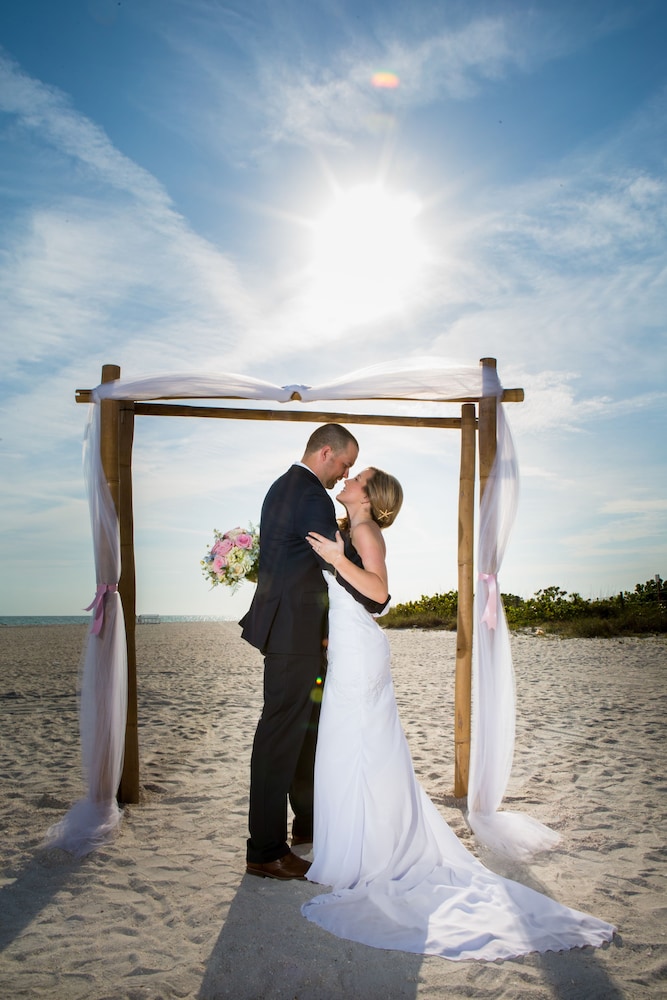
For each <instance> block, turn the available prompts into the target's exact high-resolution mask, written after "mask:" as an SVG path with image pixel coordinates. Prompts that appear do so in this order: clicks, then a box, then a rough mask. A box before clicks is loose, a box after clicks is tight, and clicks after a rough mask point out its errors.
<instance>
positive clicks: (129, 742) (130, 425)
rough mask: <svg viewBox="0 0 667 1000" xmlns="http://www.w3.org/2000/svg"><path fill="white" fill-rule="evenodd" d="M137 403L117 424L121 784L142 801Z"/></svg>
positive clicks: (123, 796) (123, 791)
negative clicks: (122, 641)
mask: <svg viewBox="0 0 667 1000" xmlns="http://www.w3.org/2000/svg"><path fill="white" fill-rule="evenodd" d="M133 440H134V403H131V402H122V403H121V404H120V411H119V425H118V471H119V501H120V508H119V529H120V565H121V570H120V580H119V583H118V590H119V593H120V599H121V601H122V604H123V615H124V617H125V636H126V642H127V719H126V723H125V756H124V758H123V773H122V775H121V779H120V785H119V787H118V799H119V801H120V802H138V801H139V728H138V712H137V647H136V632H135V630H136V620H137V599H136V590H137V588H136V574H135V562H134V515H133V509H132V443H133Z"/></svg>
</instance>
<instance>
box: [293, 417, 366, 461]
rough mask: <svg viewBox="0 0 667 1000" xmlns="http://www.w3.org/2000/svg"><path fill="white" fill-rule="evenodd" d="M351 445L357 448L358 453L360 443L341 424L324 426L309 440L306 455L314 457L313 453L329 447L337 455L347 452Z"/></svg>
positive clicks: (314, 432)
mask: <svg viewBox="0 0 667 1000" xmlns="http://www.w3.org/2000/svg"><path fill="white" fill-rule="evenodd" d="M351 444H352V445H354V446H355V447H356V449H357V451H358V450H359V442H358V441H357V439H356V438H355V436H354V434H350V432H349V431H348V429H347V427H343V426H342V425H341V424H322V426H321V427H318V428H317V430H315V431H313V433H312V434H311V435H310V437H309V438H308V442H307V444H306V452H305V454H306V455H312V454H313V452H316V451H319V450H320V449H321V448H325V447H327V446H328V447H329V448H331V450H332V451H333V452H334V453H335V454H336V455H337V454H338V453H339V452H341V451H345V449H346V448H348V447H349V446H350V445H351Z"/></svg>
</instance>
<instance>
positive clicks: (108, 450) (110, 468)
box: [99, 365, 120, 801]
mask: <svg viewBox="0 0 667 1000" xmlns="http://www.w3.org/2000/svg"><path fill="white" fill-rule="evenodd" d="M117 378H120V368H119V367H118V366H117V365H104V366H103V367H102V382H113V381H114V380H115V379H117ZM100 405H101V410H100V459H101V462H102V469H103V471H104V477H105V479H106V481H107V484H108V486H109V490H110V492H111V496H112V499H113V502H114V507H115V508H116V514H118V487H119V482H118V405H119V404H118V403H117V402H115V401H113V400H104V401H103V402H102V403H101V404H100ZM105 582H106V581H105ZM103 599H104V598H103ZM104 750H105V751H106V753H105V758H104V763H103V765H102V766H101V767H100V774H99V793H100V796H101V801H106V800H108V799H111V798H112V797H113V796H114V795H115V794H116V787H115V782H116V780H117V775H116V773H115V768H114V767H113V763H112V758H111V755H110V754H109V752H108V751H109V747H108V745H107V746H105V747H104Z"/></svg>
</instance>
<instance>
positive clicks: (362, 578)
mask: <svg viewBox="0 0 667 1000" xmlns="http://www.w3.org/2000/svg"><path fill="white" fill-rule="evenodd" d="M306 540H307V541H308V542H310V544H311V545H312V547H313V549H314V550H315V551H316V552H317V554H318V556H320V557H321V558H322V559H324V561H325V562H328V563H330V564H331V565H332V566H333V568H334V569H335V570H336V572H337V573H339V574H340V576H342V577H343V579H344V580H347V582H348V583H349V584H351V585H352V586H353V587H354V588H355V590H358V591H359V593H360V594H363V595H364V596H365V597H369V598H370V599H371V600H373V601H377V602H378V603H379V604H383V603H385V602H386V601H387V599H388V597H389V586H388V582H387V565H386V562H385V544H384V538H383V537H382V534H381V532H380V529H379V528H378V526H377V525H376V524H375V523H374V522H368V523H364V524H359V525H357V527H356V528H355V531H354V547H355V549H356V550H357V552H358V553H359V557H360V559H361V561H362V563H363V567H361V566H357V564H356V563H353V562H352V561H351V560H350V559H348V558H347V556H346V555H345V552H344V546H343V539H342V538H341V536H340V532H339V531H337V532H336V538H335V541H330V539H328V538H325V536H324V535H319V534H318V533H317V532H316V531H311V532H309V534H308V536H307V539H306Z"/></svg>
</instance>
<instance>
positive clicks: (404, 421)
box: [134, 403, 461, 427]
mask: <svg viewBox="0 0 667 1000" xmlns="http://www.w3.org/2000/svg"><path fill="white" fill-rule="evenodd" d="M134 412H135V413H136V414H137V415H139V414H141V415H143V416H153V417H214V418H227V419H230V420H292V421H296V422H306V423H308V422H310V423H329V422H331V421H334V422H335V423H344V424H383V425H398V426H400V425H402V426H404V427H460V426H461V418H460V417H406V416H399V415H396V416H390V415H385V414H374V415H373V414H371V415H368V414H365V413H325V412H322V411H319V410H251V409H245V408H241V407H227V406H224V407H223V406H187V405H179V404H167V403H135V404H134Z"/></svg>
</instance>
